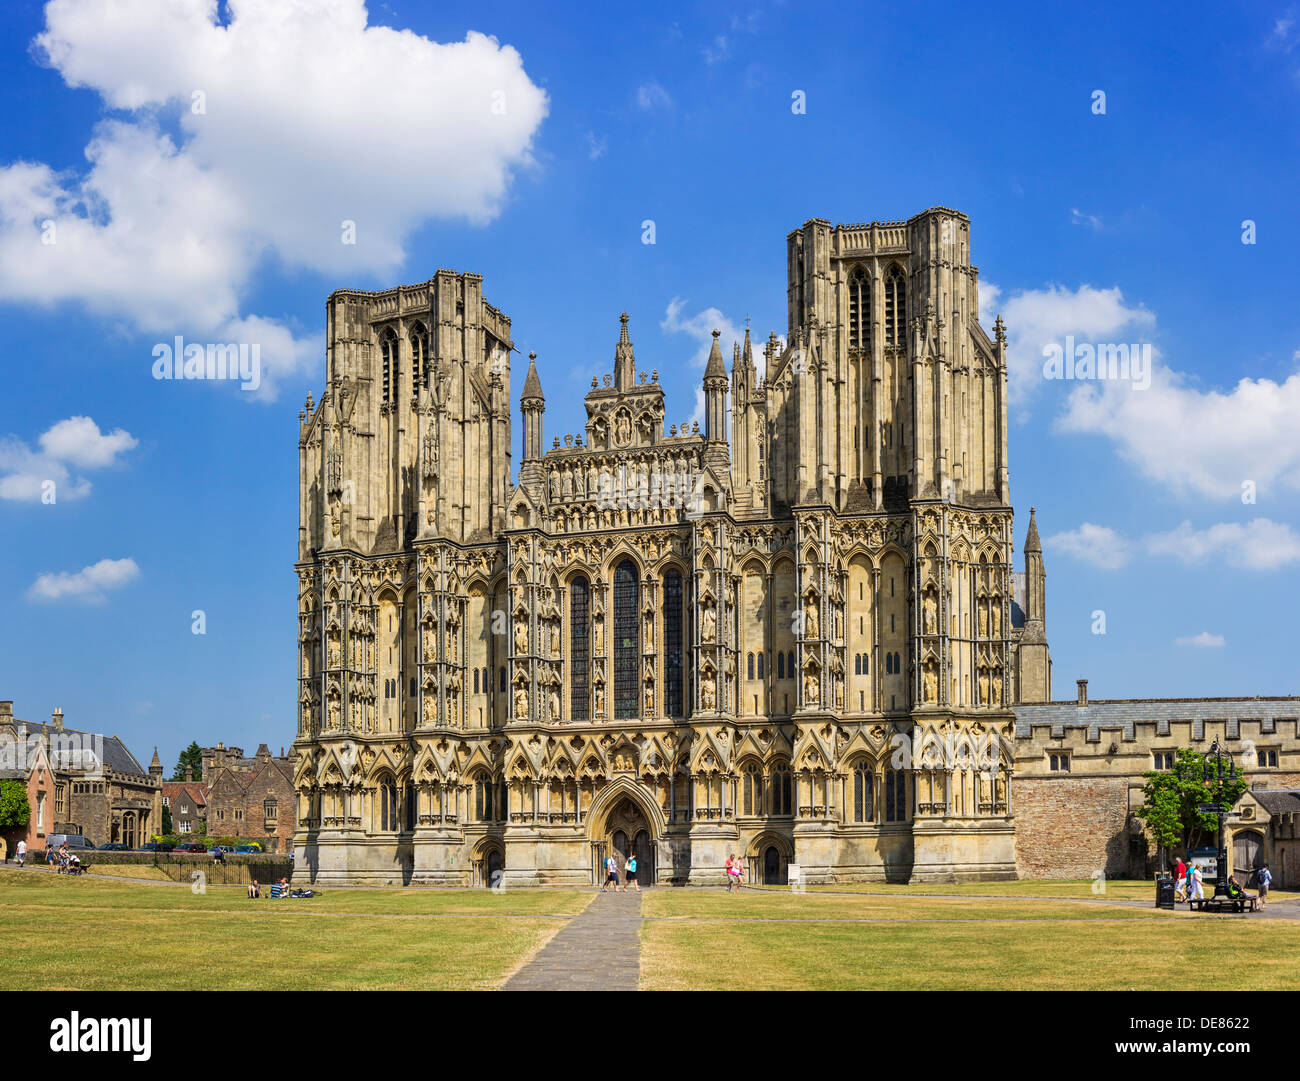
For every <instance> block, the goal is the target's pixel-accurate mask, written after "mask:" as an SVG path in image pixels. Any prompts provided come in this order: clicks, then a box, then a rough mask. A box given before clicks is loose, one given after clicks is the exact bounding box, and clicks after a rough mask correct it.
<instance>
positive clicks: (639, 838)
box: [588, 789, 658, 889]
mask: <svg viewBox="0 0 1300 1081" xmlns="http://www.w3.org/2000/svg"><path fill="white" fill-rule="evenodd" d="M655 810H657V808H652V807H650V806H648V805H646V804H644V803H643V802H642V800H641V799H640V798H639V793H638V794H633V793H632V792H630V791H627V790H626V789H625V790H624V791H623V792H621V793H620V792H617V791H615V792H614V793H611V798H610V802H609V804H608V809H607V810H606V811H604V813H601V812H600V811H599V810H597V812H596V814H595V815H594V816H593V817H591V818H589V819H588V821H589V822H590V823H591V827H590V828H591V833H590V834H589V836H590V838H591V841H592V856H593V859H592V873H593V880H594V881H595V883H596V885H600V884H602V883H603V882H604V881H605V872H604V869H603V867H604V861H605V858H606V857H607V856H611V855H612V856H613V857H614V859H615V860H616V861H617V862H618V871H619V877H620V878H622V876H623V875H624V874H625V868H626V866H627V858H628V856H630V855H632V854H633V853H635V854H636V862H637V867H636V870H637V882H638V884H639V885H640V886H641V888H642V889H644V888H645V887H646V886H651V885H654V881H655V871H656V868H655V863H656V843H655V838H656V837H657V835H658V824H657V822H656V820H655V819H654V817H653V814H654V811H655Z"/></svg>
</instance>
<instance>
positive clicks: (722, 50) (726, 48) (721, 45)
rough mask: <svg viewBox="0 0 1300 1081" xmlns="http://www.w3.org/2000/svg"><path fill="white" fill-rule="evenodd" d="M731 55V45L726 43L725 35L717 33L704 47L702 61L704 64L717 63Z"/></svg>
mask: <svg viewBox="0 0 1300 1081" xmlns="http://www.w3.org/2000/svg"><path fill="white" fill-rule="evenodd" d="M730 55H731V45H730V44H729V43H728V41H727V38H726V35H724V34H719V35H718V36H717V37H715V38H714V39H713V43H712V44H711V45H706V46H705V47H704V62H705V63H706V64H717V63H721V62H722V61H723V60H726V59H727V57H729V56H730Z"/></svg>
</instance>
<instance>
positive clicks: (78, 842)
mask: <svg viewBox="0 0 1300 1081" xmlns="http://www.w3.org/2000/svg"><path fill="white" fill-rule="evenodd" d="M65 844H66V845H67V846H68V848H70V849H71V848H94V847H95V846H94V845H93V844H91V842H90V838H89V837H87V836H86V835H85V834H84V833H51V834H50V835H49V836H48V837H46V838H45V847H46V848H47V849H50V848H59V847H61V846H63V845H65Z"/></svg>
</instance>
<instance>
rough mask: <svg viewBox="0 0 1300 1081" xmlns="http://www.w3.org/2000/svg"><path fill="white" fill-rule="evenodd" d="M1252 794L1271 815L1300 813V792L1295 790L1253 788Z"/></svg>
mask: <svg viewBox="0 0 1300 1081" xmlns="http://www.w3.org/2000/svg"><path fill="white" fill-rule="evenodd" d="M1250 794H1251V795H1252V796H1254V797H1255V799H1256V800H1257V801H1258V802H1259V805H1260V806H1261V807H1263V808H1264V810H1266V811H1267V812H1268V813H1269V814H1271V815H1278V814H1287V813H1288V812H1294V811H1300V791H1298V790H1296V789H1294V788H1283V789H1279V788H1252V789H1251V790H1250Z"/></svg>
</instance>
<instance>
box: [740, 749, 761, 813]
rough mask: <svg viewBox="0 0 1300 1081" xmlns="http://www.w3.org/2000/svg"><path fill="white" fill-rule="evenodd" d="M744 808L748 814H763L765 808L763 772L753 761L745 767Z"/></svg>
mask: <svg viewBox="0 0 1300 1081" xmlns="http://www.w3.org/2000/svg"><path fill="white" fill-rule="evenodd" d="M744 808H745V809H744V811H743V812H742V813H744V814H747V815H761V814H762V813H763V810H764V808H763V774H762V773H760V772H759V769H758V766H757V765H755V764H754V763H753V762H751V763H750V764H749V765H747V766H746V767H745V793H744Z"/></svg>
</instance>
